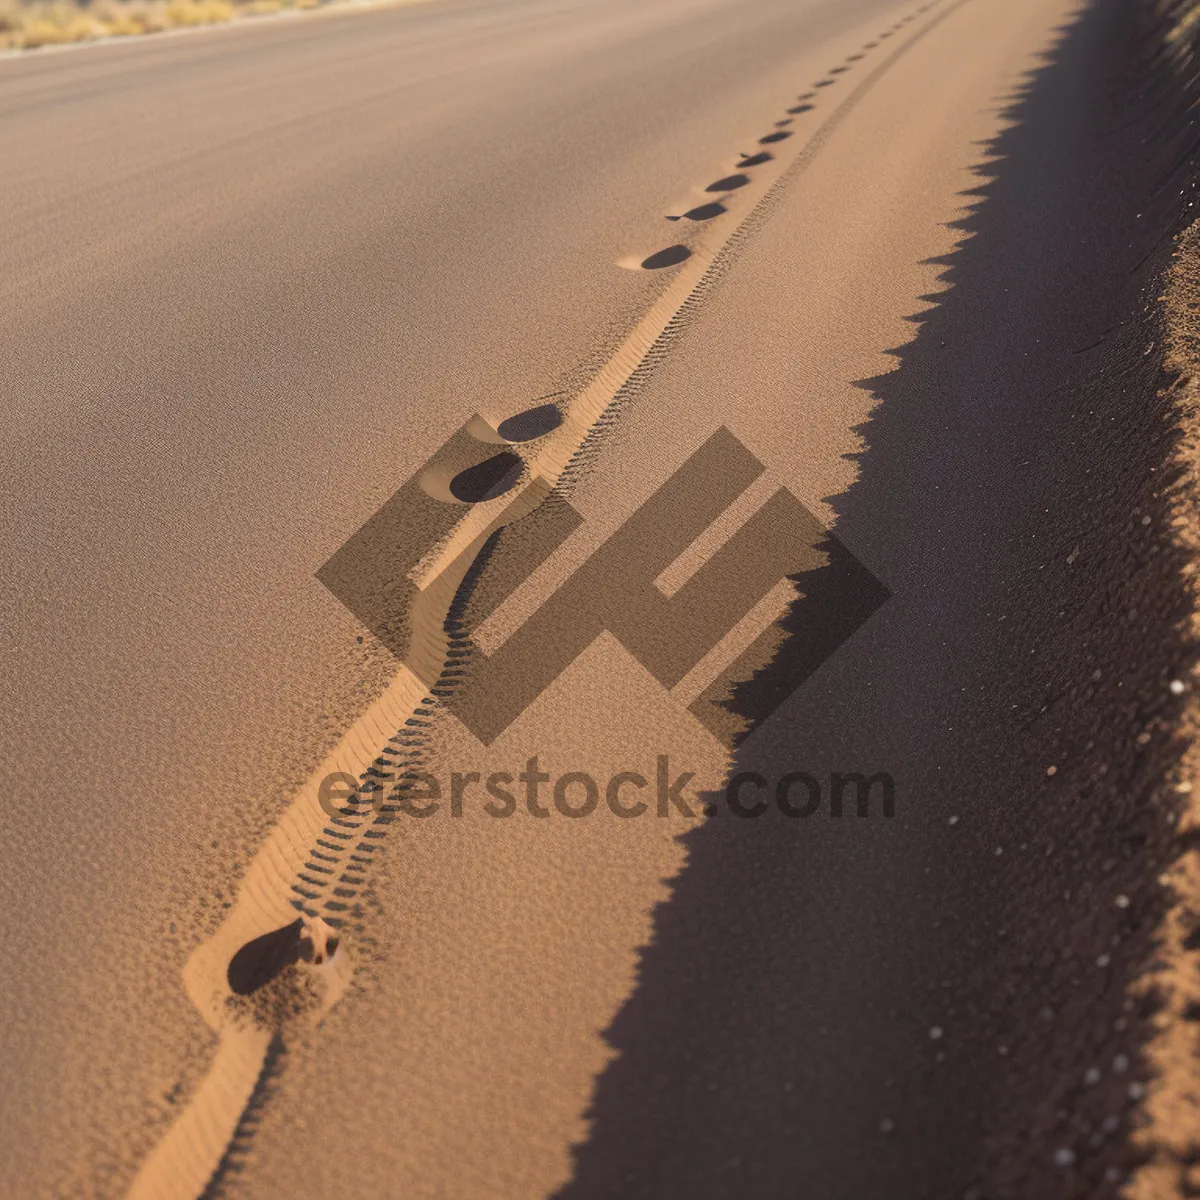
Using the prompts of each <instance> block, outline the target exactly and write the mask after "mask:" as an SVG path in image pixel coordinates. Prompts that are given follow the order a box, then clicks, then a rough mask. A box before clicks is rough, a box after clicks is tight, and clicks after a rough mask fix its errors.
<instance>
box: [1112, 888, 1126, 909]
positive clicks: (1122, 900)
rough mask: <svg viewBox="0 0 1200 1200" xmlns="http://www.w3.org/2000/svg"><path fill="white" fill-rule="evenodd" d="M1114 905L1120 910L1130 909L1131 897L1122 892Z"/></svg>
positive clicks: (1114, 901)
mask: <svg viewBox="0 0 1200 1200" xmlns="http://www.w3.org/2000/svg"><path fill="white" fill-rule="evenodd" d="M1113 903H1114V904H1115V905H1116V906H1117V907H1118V908H1128V907H1129V897H1128V896H1126V895H1125V893H1124V892H1122V893H1121V894H1120V895H1119V896H1117V897H1116V898H1115V899H1114V900H1113Z"/></svg>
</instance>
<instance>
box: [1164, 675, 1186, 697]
mask: <svg viewBox="0 0 1200 1200" xmlns="http://www.w3.org/2000/svg"><path fill="white" fill-rule="evenodd" d="M1167 686H1168V687H1170V689H1171V695H1172V696H1182V695H1183V693H1184V690H1185V689H1184V686H1183V680H1182V679H1172V680H1171V682H1170V683H1169V684H1168V685H1167Z"/></svg>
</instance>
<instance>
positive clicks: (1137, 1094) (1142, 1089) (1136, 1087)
mask: <svg viewBox="0 0 1200 1200" xmlns="http://www.w3.org/2000/svg"><path fill="white" fill-rule="evenodd" d="M1145 1094H1146V1085H1145V1084H1144V1083H1136V1082H1135V1083H1131V1084H1130V1085H1129V1098H1130V1100H1140V1099H1141V1098H1142V1097H1143V1096H1144V1095H1145Z"/></svg>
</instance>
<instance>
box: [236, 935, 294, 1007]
mask: <svg viewBox="0 0 1200 1200" xmlns="http://www.w3.org/2000/svg"><path fill="white" fill-rule="evenodd" d="M303 928H304V926H303V922H302V921H301V920H300V919H299V918H297V919H296V920H295V921H293V922H292V923H291V924H290V925H285V926H284V927H283V928H282V929H275V930H272V931H271V932H270V933H264V934H263V935H262V937H256V938H255V939H254V940H253V941H250V942H247V943H246V944H245V945H244V946H243V947H242V948H241V949H240V950H239V951H238V952H237V953H236V954H235V955H234V956H233V958H231V959H230V960H229V969H228V971H227V972H226V974H227V977H228V982H229V990H230V991H231V992H233V994H234V995H235V996H249V995H252V994H253V993H254V992H256V991H258V989H259V988H260V987H263V986H264V985H265V984H268V983H270V982H271V980H272V979H275V978H277V977H278V976H279V975H281V974H282V973H283V970H284V968H286V967H290V966H291V965H292V963H295V962H299V961H300V959H301V958H302V957H304V945H305V942H306V941H307V939H305V938H304V937H303Z"/></svg>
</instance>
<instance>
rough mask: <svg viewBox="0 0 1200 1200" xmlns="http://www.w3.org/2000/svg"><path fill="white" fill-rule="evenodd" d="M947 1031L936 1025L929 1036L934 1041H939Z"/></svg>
mask: <svg viewBox="0 0 1200 1200" xmlns="http://www.w3.org/2000/svg"><path fill="white" fill-rule="evenodd" d="M944 1032H945V1030H944V1029H943V1028H942V1027H941V1026H940V1025H935V1026H934V1027H933V1028H932V1029H931V1030H930V1031H929V1036H930V1038H931V1039H932V1040H933V1041H935V1042H936V1041H937V1040H938V1038H940V1037H941V1036H942V1034H943V1033H944Z"/></svg>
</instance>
